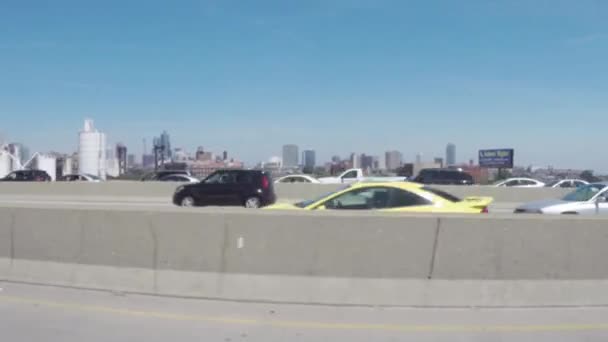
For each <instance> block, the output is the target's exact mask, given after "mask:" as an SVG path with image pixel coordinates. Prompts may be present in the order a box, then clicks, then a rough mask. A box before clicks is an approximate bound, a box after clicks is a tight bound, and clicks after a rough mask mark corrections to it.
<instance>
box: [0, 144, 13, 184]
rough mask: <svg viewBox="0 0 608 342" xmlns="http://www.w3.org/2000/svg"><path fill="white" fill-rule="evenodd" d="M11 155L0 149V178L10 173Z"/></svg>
mask: <svg viewBox="0 0 608 342" xmlns="http://www.w3.org/2000/svg"><path fill="white" fill-rule="evenodd" d="M11 165H12V161H11V157H10V156H9V155H8V152H6V151H0V178H4V177H6V175H8V174H9V173H11V171H12V170H11Z"/></svg>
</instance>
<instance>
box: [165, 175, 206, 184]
mask: <svg viewBox="0 0 608 342" xmlns="http://www.w3.org/2000/svg"><path fill="white" fill-rule="evenodd" d="M159 181H161V182H182V183H200V182H201V180H200V179H198V178H194V177H192V176H188V175H182V174H177V173H176V174H172V175H166V176H164V177H161V179H159Z"/></svg>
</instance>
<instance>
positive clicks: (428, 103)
mask: <svg viewBox="0 0 608 342" xmlns="http://www.w3.org/2000/svg"><path fill="white" fill-rule="evenodd" d="M85 117H92V118H93V119H95V122H96V125H97V126H98V128H100V129H101V130H103V131H105V132H106V133H107V135H108V140H109V141H110V142H114V143H115V142H119V141H122V142H125V143H127V145H128V146H129V147H130V149H131V151H135V152H137V153H141V150H142V139H143V138H144V137H146V138H148V143H149V144H150V141H151V138H152V136H153V135H158V134H159V133H160V132H161V131H162V130H163V129H166V130H168V131H169V133H170V134H171V137H172V143H173V145H174V146H182V147H185V148H187V149H188V150H189V151H193V150H194V149H195V148H196V146H198V145H202V146H205V147H207V148H209V149H213V150H215V151H217V152H221V151H222V150H224V149H227V150H228V151H229V152H230V154H231V155H236V156H237V157H239V158H241V159H243V160H245V161H246V162H249V163H251V162H254V161H257V160H260V159H267V158H268V157H270V156H272V155H279V154H280V149H281V145H282V144H283V143H296V144H298V145H299V146H300V148H301V149H302V148H313V149H315V150H317V151H318V158H320V159H322V160H325V159H328V158H329V157H330V156H331V155H333V154H340V155H344V156H345V155H346V154H348V153H350V152H366V153H372V154H381V153H383V152H384V151H385V150H388V149H398V150H401V151H403V153H404V156H405V158H406V159H407V160H410V161H411V160H413V159H414V156H415V154H416V153H417V152H422V153H423V154H424V156H425V158H426V159H429V158H431V157H433V156H436V155H437V156H444V154H445V145H446V144H447V143H448V142H453V143H455V144H456V145H457V157H458V160H459V161H465V160H468V158H470V157H476V154H477V150H478V149H480V148H492V147H513V148H515V149H516V162H517V164H523V165H527V164H531V163H533V164H535V165H540V166H546V165H554V166H555V167H576V168H594V169H596V170H601V171H605V172H608V158H607V156H608V153H607V151H608V1H603V0H572V1H562V0H534V1H532V0H504V1H497V0H471V1H467V0H462V1H453V0H445V1H433V0H427V1H406V0H395V1H383V0H306V1H300V0H298V1H296V0H293V1H290V0H274V1H263V0H256V1H246V0H240V1H231V0H221V1H220V0H217V1H202V0H199V1H187V0H179V1H164V0H162V1H155V0H153V1H150V0H147V1H136V0H120V1H114V0H112V1H83V0H69V1H68V0H54V1H42V0H40V1H23V0H4V1H2V2H0V118H1V121H0V132H2V133H3V134H4V136H5V137H7V138H8V139H10V140H17V141H22V142H24V143H26V144H27V145H29V146H30V147H31V148H32V149H33V150H43V151H46V150H58V151H64V152H71V151H74V150H76V148H77V144H78V135H77V132H78V130H79V129H80V128H81V126H82V121H83V119H84V118H85Z"/></svg>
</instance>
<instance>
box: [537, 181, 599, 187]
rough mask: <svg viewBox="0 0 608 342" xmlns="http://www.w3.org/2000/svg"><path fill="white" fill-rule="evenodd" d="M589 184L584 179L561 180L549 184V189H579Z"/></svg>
mask: <svg viewBox="0 0 608 342" xmlns="http://www.w3.org/2000/svg"><path fill="white" fill-rule="evenodd" d="M587 184H589V183H588V182H585V181H584V180H582V179H561V180H556V181H553V182H551V183H547V185H546V187H548V188H579V187H581V186H584V185H587Z"/></svg>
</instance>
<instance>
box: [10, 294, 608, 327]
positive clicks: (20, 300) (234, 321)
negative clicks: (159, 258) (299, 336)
mask: <svg viewBox="0 0 608 342" xmlns="http://www.w3.org/2000/svg"><path fill="white" fill-rule="evenodd" d="M0 301H3V302H11V303H17V304H32V305H38V306H43V307H48V308H56V309H65V310H73V311H88V312H98V313H109V314H117V315H123V316H133V317H144V318H159V319H166V320H172V321H198V322H209V323H221V324H229V325H263V326H270V327H277V328H305V329H328V330H377V331H400V332H435V333H437V332H445V333H456V332H461V333H475V332H503V333H509V332H576V331H600V330H608V323H605V324H604V323H599V324H547V325H542V324H541V325H525V324H522V325H400V324H366V323H330V322H314V321H282V320H260V319H241V318H230V317H221V316H217V317H216V316H200V315H183V314H174V313H168V312H159V311H142V310H131V309H120V308H112V307H106V306H94V305H81V304H77V303H68V302H65V303H63V302H53V301H46V300H39V299H34V298H25V297H12V296H0Z"/></svg>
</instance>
